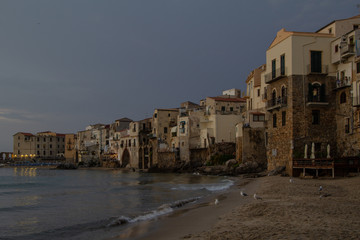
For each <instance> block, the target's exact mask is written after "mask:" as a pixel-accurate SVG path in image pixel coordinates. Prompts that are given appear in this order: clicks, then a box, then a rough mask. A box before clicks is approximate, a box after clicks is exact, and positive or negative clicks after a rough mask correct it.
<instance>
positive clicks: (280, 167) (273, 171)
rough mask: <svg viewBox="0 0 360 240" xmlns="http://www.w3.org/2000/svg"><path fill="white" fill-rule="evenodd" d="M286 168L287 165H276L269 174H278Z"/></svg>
mask: <svg viewBox="0 0 360 240" xmlns="http://www.w3.org/2000/svg"><path fill="white" fill-rule="evenodd" d="M285 169H286V167H285V166H279V167H276V168H275V169H274V170H271V171H270V172H269V173H268V176H275V175H278V174H280V173H282V172H283V171H285Z"/></svg>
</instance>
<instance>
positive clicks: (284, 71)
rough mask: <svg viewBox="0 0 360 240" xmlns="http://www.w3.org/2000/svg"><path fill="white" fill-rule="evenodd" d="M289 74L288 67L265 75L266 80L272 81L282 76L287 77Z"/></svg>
mask: <svg viewBox="0 0 360 240" xmlns="http://www.w3.org/2000/svg"><path fill="white" fill-rule="evenodd" d="M286 74H287V68H278V69H276V71H275V72H271V73H268V74H266V75H265V82H266V83H270V82H272V81H275V80H277V79H280V78H282V77H285V76H286Z"/></svg>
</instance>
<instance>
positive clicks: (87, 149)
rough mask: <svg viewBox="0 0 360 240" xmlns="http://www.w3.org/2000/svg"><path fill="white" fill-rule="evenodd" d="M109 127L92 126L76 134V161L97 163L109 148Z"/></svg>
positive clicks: (104, 125) (101, 125)
mask: <svg viewBox="0 0 360 240" xmlns="http://www.w3.org/2000/svg"><path fill="white" fill-rule="evenodd" d="M109 132H110V125H108V124H100V123H98V124H94V125H90V126H88V127H86V129H85V130H84V131H79V132H78V133H77V144H76V145H77V146H78V159H79V161H80V162H89V161H96V162H99V161H100V159H101V155H102V154H103V153H104V152H105V151H106V150H107V149H108V148H109V144H110V142H109Z"/></svg>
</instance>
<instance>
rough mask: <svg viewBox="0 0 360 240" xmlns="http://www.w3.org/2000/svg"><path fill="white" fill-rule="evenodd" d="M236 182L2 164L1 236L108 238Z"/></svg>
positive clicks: (0, 195) (0, 184) (215, 178)
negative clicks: (5, 166)
mask: <svg viewBox="0 0 360 240" xmlns="http://www.w3.org/2000/svg"><path fill="white" fill-rule="evenodd" d="M232 184H233V182H232V181H231V180H229V179H227V178H226V177H210V176H200V175H192V174H152V173H139V172H124V171H120V170H52V169H45V168H0V239H110V238H112V237H113V236H114V234H117V233H119V232H121V231H122V230H123V229H124V228H125V227H126V226H129V225H131V224H134V223H135V222H139V221H144V220H149V219H153V218H156V217H158V216H160V215H163V214H167V213H170V212H171V211H173V210H174V209H176V208H180V207H182V206H184V205H186V204H194V203H195V202H197V201H199V199H201V198H202V197H205V196H207V195H209V194H211V193H214V192H217V191H221V190H224V189H227V188H229V187H230V186H231V185H232Z"/></svg>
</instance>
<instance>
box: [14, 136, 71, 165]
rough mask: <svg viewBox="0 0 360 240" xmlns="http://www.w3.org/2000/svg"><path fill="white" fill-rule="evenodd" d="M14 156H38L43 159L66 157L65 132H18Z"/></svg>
mask: <svg viewBox="0 0 360 240" xmlns="http://www.w3.org/2000/svg"><path fill="white" fill-rule="evenodd" d="M13 140H14V145H13V146H14V158H16V159H18V158H38V159H42V160H55V159H64V154H65V134H59V133H55V132H49V131H47V132H39V133H37V134H36V135H33V134H31V133H22V132H20V133H16V134H15V135H14V136H13Z"/></svg>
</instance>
